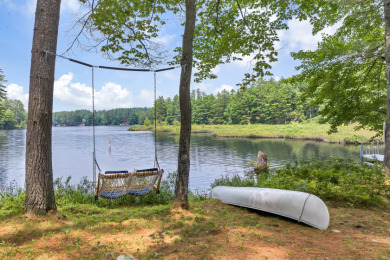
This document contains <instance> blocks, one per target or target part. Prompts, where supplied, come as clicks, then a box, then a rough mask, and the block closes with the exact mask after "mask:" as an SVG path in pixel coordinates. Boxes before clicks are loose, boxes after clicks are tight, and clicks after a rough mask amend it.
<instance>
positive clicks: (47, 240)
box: [0, 199, 390, 259]
mask: <svg viewBox="0 0 390 260" xmlns="http://www.w3.org/2000/svg"><path fill="white" fill-rule="evenodd" d="M140 210H143V211H145V212H142V214H140V212H139V211H140ZM60 213H61V214H62V215H64V217H63V218H60V219H58V218H56V217H54V216H49V217H43V218H26V217H24V216H17V217H12V218H9V219H6V220H3V221H1V229H0V259H116V257H117V256H119V255H124V254H130V255H133V256H134V257H135V258H137V259H155V258H159V259H317V258H319V259H390V211H389V210H388V209H385V210H383V209H354V208H335V207H333V208H332V207H330V208H329V213H330V217H331V220H330V226H329V228H328V230H326V231H321V230H318V229H315V228H312V227H310V226H306V225H304V224H300V223H297V222H296V221H292V220H289V219H286V218H282V217H278V216H275V215H272V214H267V213H264V212H260V211H255V210H248V209H245V208H240V207H235V206H230V205H226V204H224V203H221V202H219V201H217V200H212V199H208V200H206V201H202V202H193V203H192V204H191V209H190V210H189V211H180V210H172V209H171V207H170V205H165V206H155V207H151V208H149V209H148V210H145V208H142V207H141V208H130V207H123V208H120V209H105V210H100V209H96V208H93V206H88V205H86V206H84V208H83V207H81V208H80V207H79V206H78V207H76V206H75V207H73V208H72V207H70V208H67V209H63V210H62V211H61V210H60Z"/></svg>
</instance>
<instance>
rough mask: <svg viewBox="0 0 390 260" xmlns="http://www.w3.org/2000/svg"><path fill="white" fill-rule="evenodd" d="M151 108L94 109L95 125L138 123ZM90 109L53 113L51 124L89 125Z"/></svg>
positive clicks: (148, 114)
mask: <svg viewBox="0 0 390 260" xmlns="http://www.w3.org/2000/svg"><path fill="white" fill-rule="evenodd" d="M150 111H151V108H146V107H144V108H139V107H135V108H116V109H111V110H99V111H95V125H120V124H123V125H138V124H142V123H143V122H144V121H145V118H147V117H150ZM92 118H93V115H92V111H89V110H86V109H83V110H76V111H62V112H54V113H53V126H90V125H92Z"/></svg>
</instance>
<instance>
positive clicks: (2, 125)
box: [0, 109, 16, 129]
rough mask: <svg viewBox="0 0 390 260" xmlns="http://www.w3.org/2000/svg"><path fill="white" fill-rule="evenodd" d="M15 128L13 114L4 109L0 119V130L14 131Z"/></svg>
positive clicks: (9, 110)
mask: <svg viewBox="0 0 390 260" xmlns="http://www.w3.org/2000/svg"><path fill="white" fill-rule="evenodd" d="M15 126H16V120H15V114H14V112H12V110H11V109H5V112H4V115H3V117H1V118H0V129H14V128H15Z"/></svg>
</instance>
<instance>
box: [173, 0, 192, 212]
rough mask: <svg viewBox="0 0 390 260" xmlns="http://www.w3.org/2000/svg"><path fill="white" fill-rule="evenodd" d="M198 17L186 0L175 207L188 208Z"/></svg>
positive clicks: (190, 3) (189, 1)
mask: <svg viewBox="0 0 390 260" xmlns="http://www.w3.org/2000/svg"><path fill="white" fill-rule="evenodd" d="M195 19H196V5H195V0H186V23H185V28H184V35H183V54H182V55H183V56H182V60H181V65H182V68H181V75H180V89H179V96H180V116H181V127H180V141H179V156H178V167H177V179H176V188H175V200H174V207H180V208H184V209H188V179H189V175H190V140H191V95H190V86H191V73H192V44H193V39H194V30H195Z"/></svg>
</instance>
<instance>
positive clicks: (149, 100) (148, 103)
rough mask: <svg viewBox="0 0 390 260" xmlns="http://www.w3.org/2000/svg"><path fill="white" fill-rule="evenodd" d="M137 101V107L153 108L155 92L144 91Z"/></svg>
mask: <svg viewBox="0 0 390 260" xmlns="http://www.w3.org/2000/svg"><path fill="white" fill-rule="evenodd" d="M158 94H159V93H158ZM157 96H158V95H157ZM135 100H136V101H135V103H136V104H135V106H137V107H152V106H153V103H154V92H153V91H148V90H146V89H142V90H141V92H140V93H139V94H138V95H137V97H136V98H135Z"/></svg>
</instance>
